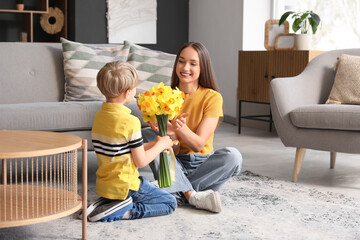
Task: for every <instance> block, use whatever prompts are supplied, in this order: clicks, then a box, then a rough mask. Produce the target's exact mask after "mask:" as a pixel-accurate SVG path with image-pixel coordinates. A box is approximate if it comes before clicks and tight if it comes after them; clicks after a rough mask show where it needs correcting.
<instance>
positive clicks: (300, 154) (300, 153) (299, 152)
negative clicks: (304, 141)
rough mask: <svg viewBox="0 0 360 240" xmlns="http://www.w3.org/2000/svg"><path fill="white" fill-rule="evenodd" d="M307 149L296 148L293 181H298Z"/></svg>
mask: <svg viewBox="0 0 360 240" xmlns="http://www.w3.org/2000/svg"><path fill="white" fill-rule="evenodd" d="M305 152H306V148H296V155H295V165H294V171H293V177H292V181H293V182H296V181H297V180H298V176H299V172H300V168H301V164H302V162H303V160H304V156H305Z"/></svg>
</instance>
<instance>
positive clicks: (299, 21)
mask: <svg viewBox="0 0 360 240" xmlns="http://www.w3.org/2000/svg"><path fill="white" fill-rule="evenodd" d="M290 15H292V18H293V20H294V21H293V24H292V30H293V31H294V32H295V33H296V32H297V31H299V30H301V34H296V35H295V48H296V49H297V50H309V49H310V44H311V34H308V31H309V30H310V27H311V30H312V33H313V34H315V33H316V31H317V29H318V26H319V24H320V21H321V20H320V17H319V15H317V14H316V13H314V12H313V11H310V10H308V11H306V12H298V13H296V12H293V11H288V12H286V13H284V14H283V15H282V16H281V18H280V21H279V26H280V25H281V24H282V23H283V22H285V20H286V19H287V18H288V17H289V16H290Z"/></svg>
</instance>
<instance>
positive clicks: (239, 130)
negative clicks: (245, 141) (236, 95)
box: [238, 101, 242, 134]
mask: <svg viewBox="0 0 360 240" xmlns="http://www.w3.org/2000/svg"><path fill="white" fill-rule="evenodd" d="M241 103H242V101H239V129H238V134H240V133H241Z"/></svg>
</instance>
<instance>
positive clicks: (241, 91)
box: [238, 50, 323, 133]
mask: <svg viewBox="0 0 360 240" xmlns="http://www.w3.org/2000/svg"><path fill="white" fill-rule="evenodd" d="M322 52H323V51H313V50H310V51H297V50H277V51H239V62H238V64H239V67H238V71H239V72H238V101H239V133H241V119H242V118H246V119H252V120H259V121H266V122H269V130H270V131H271V128H272V117H271V111H270V114H269V115H254V116H242V114H241V105H242V102H251V103H261V104H269V103H270V95H269V86H270V81H271V80H272V79H274V78H279V77H291V76H296V75H298V74H300V73H301V72H302V71H303V70H304V68H305V67H306V65H307V64H308V62H310V61H311V60H312V59H313V58H314V57H316V56H317V55H319V54H321V53H322Z"/></svg>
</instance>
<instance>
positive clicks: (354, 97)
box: [326, 54, 360, 104]
mask: <svg viewBox="0 0 360 240" xmlns="http://www.w3.org/2000/svg"><path fill="white" fill-rule="evenodd" d="M326 103H334V104H360V56H351V55H347V54H342V55H341V56H340V58H339V60H338V62H337V64H336V75H335V80H334V85H333V87H332V89H331V92H330V95H329V99H328V100H327V101H326Z"/></svg>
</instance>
